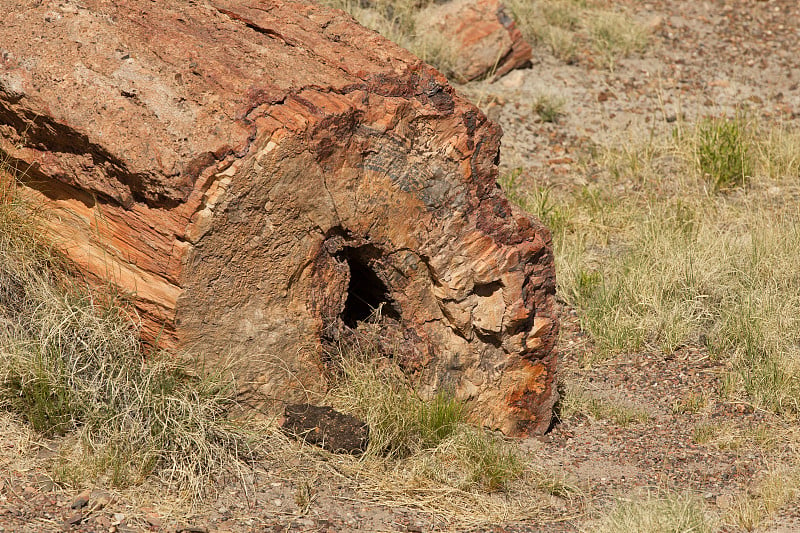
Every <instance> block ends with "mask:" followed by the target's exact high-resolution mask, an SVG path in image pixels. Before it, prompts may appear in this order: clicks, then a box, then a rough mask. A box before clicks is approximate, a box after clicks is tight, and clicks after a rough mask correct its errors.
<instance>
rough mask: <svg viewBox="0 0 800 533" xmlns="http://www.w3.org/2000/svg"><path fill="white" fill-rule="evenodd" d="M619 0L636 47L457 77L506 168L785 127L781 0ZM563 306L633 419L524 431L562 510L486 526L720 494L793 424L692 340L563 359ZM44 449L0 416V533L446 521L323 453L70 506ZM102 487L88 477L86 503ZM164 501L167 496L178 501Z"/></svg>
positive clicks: (598, 375)
mask: <svg viewBox="0 0 800 533" xmlns="http://www.w3.org/2000/svg"><path fill="white" fill-rule="evenodd" d="M625 4H627V7H628V8H629V9H630V10H631V11H632V13H634V14H635V17H636V18H637V19H638V20H640V21H641V22H642V23H644V24H646V25H648V26H650V27H651V28H652V30H653V31H652V36H651V44H650V46H649V48H648V50H647V52H645V53H644V54H643V55H642V56H641V57H632V58H628V59H622V60H620V61H619V62H617V64H616V65H615V67H614V69H613V70H609V69H608V68H605V67H602V66H599V61H598V60H597V58H594V57H592V56H591V54H590V53H589V52H585V53H581V54H578V60H577V62H576V63H575V64H570V65H568V64H565V63H563V62H561V61H559V60H557V59H556V58H554V57H553V56H552V55H551V54H549V53H548V52H547V50H545V49H544V47H541V46H540V47H538V48H537V49H536V52H535V53H536V59H535V61H534V65H533V66H532V68H531V69H528V70H522V71H516V72H514V73H512V74H510V75H509V76H506V77H505V78H503V79H501V80H500V81H498V82H496V83H488V82H483V83H475V84H472V85H470V86H467V87H464V88H463V90H464V91H465V92H466V93H467V94H469V95H470V96H471V97H473V98H474V99H475V100H476V101H478V102H479V103H480V104H481V105H482V106H483V107H484V109H485V110H486V112H487V113H488V114H489V115H490V116H491V117H493V118H495V119H496V120H498V121H499V122H500V124H501V125H502V127H503V129H504V132H505V136H504V140H503V153H502V166H503V170H504V171H505V172H508V171H510V170H511V169H514V168H518V167H519V168H522V169H523V170H524V172H523V173H522V177H523V179H524V180H532V181H535V182H536V183H538V184H545V185H549V186H554V187H558V186H559V185H560V184H563V183H567V182H570V183H572V182H575V181H581V180H591V179H592V177H591V174H590V173H589V174H587V173H586V172H585V171H584V170H583V168H584V167H582V166H581V164H580V161H581V159H582V158H583V157H584V155H583V154H585V153H586V151H587V150H590V149H591V147H592V146H596V145H601V144H608V143H609V142H619V143H624V142H626V141H629V140H630V139H631V138H635V137H636V136H647V135H661V134H664V133H665V132H669V131H670V129H671V128H672V127H673V124H674V122H675V121H676V120H678V119H685V120H686V121H688V122H691V121H693V120H694V119H695V118H697V117H699V116H707V115H713V116H718V115H724V114H728V115H730V114H732V113H735V111H736V110H737V109H741V108H742V107H743V106H748V108H749V109H750V111H749V112H751V113H754V114H757V116H758V117H759V118H760V119H761V120H763V121H781V122H784V123H786V124H788V125H790V126H792V127H795V128H796V127H797V126H798V116H800V90H798V83H800V60H799V59H798V56H797V51H798V50H800V6H798V3H797V2H796V1H794V0H768V1H756V0H727V1H723V0H706V1H702V2H699V1H694V0H672V1H670V0H653V1H649V2H634V1H628V2H625ZM543 94H544V95H549V96H554V97H558V98H561V99H563V104H564V108H563V115H562V116H561V117H560V118H559V120H558V121H557V122H543V121H542V120H541V119H540V118H539V117H538V115H537V113H536V112H535V110H534V109H533V106H532V102H534V101H535V100H536V99H537V98H538V97H540V96H541V95H543ZM521 186H522V187H524V186H525V183H522V184H521ZM563 321H564V327H563V330H564V332H563V336H562V340H561V355H562V377H563V381H564V382H565V383H568V384H571V386H573V387H576V388H577V389H578V390H579V391H583V392H585V393H586V394H587V395H588V396H591V397H593V398H600V399H607V400H608V402H609V404H614V405H621V406H623V407H627V408H629V410H630V412H631V413H639V414H641V413H643V414H641V419H640V421H637V420H634V421H632V422H628V423H626V424H621V423H618V420H616V419H615V418H614V416H609V419H606V420H599V421H598V420H596V419H592V418H587V417H586V416H584V415H582V414H580V413H578V414H572V415H570V414H569V413H563V414H562V416H561V420H560V422H559V423H558V424H556V425H555V426H554V428H553V430H552V431H551V432H550V433H549V434H548V435H546V436H545V437H542V438H538V439H530V440H528V441H526V442H523V443H522V445H523V446H524V447H525V448H527V449H528V450H530V451H531V452H532V456H533V457H536V458H537V459H536V460H537V461H540V466H541V467H542V468H544V469H547V470H550V471H553V472H556V473H558V474H559V475H563V476H564V477H565V478H566V479H567V480H568V481H569V483H571V484H573V485H575V487H577V488H578V489H579V492H578V493H577V494H574V495H571V496H570V495H569V494H566V493H564V494H561V493H559V492H558V491H554V492H555V493H556V495H554V496H552V498H551V499H552V501H551V502H549V505H550V510H551V518H552V517H555V518H558V517H559V516H560V517H562V518H564V520H562V521H560V522H557V523H552V522H541V523H535V522H524V523H517V524H505V525H501V524H498V526H497V527H496V528H494V530H495V531H554V530H567V531H579V530H591V529H592V520H593V519H594V518H595V517H596V516H598V515H599V514H602V512H603V510H604V509H607V508H608V506H609V505H610V504H611V502H612V501H614V499H615V498H617V497H619V496H620V495H631V494H636V493H641V492H646V491H648V490H650V491H656V492H657V491H660V490H691V491H694V492H696V493H697V494H700V495H701V496H702V498H704V499H705V501H706V502H707V503H708V504H709V505H710V506H712V508H716V509H720V510H724V509H725V508H726V507H728V506H730V505H732V502H733V501H734V496H735V495H736V494H738V493H741V492H742V491H746V489H747V487H748V486H749V484H750V482H751V481H752V480H753V478H754V477H757V476H760V475H763V474H764V472H766V471H768V470H769V469H770V467H771V466H772V465H774V464H776V462H779V461H780V460H790V459H791V457H792V455H791V454H793V453H794V452H795V450H793V449H791V447H788V446H786V445H784V444H782V442H783V441H782V440H781V439H780V438H775V435H780V433H781V432H783V431H790V430H791V428H786V427H784V426H783V425H782V422H781V421H780V420H779V419H777V418H775V417H773V416H772V415H769V414H768V413H764V412H761V411H756V410H753V409H752V408H751V407H750V406H748V405H746V404H742V403H735V402H722V401H717V400H714V399H713V398H714V397H716V395H715V394H714V393H713V392H714V391H717V390H719V389H720V387H721V386H722V384H721V378H720V376H721V374H722V372H723V371H724V370H725V368H724V366H723V364H722V363H720V362H718V361H714V360H712V359H711V358H710V357H709V356H708V354H707V353H705V352H704V351H703V349H702V348H701V347H698V346H684V347H682V348H680V349H678V350H676V351H675V353H671V354H666V355H665V354H659V353H636V354H629V355H627V356H623V357H619V358H617V359H615V360H613V361H610V362H608V363H605V364H602V365H599V366H595V367H593V368H589V369H586V368H581V367H580V366H579V365H578V364H577V361H578V360H579V356H580V354H581V353H582V351H585V350H587V349H590V345H589V344H588V343H589V340H588V339H587V337H586V336H585V335H584V334H583V333H582V332H581V331H580V328H579V326H578V319H577V317H576V315H575V313H574V312H573V311H571V310H569V309H564V311H563ZM704 392H709V394H708V395H707V397H706V396H704ZM699 396H703V397H705V398H706V401H707V402H708V405H707V407H706V408H704V409H702V410H699V409H694V408H693V407H692V405H691V403H692V402H693V401H695V400H696V399H697V397H699ZM637 416H638V415H637ZM706 426H707V427H712V426H714V427H722V426H724V427H726V428H727V431H726V435H727V436H728V437H726V438H729V441H727V442H720V440H719V437H717V436H714V435H710V436H709V438H708V440H707V441H706V442H705V443H704V444H698V441H703V440H704V439H702V438H699V435H698V431H702V430H703V427H706ZM771 436H772V437H771ZM715 439H716V440H715ZM48 448H49V446H48V443H43V442H37V439H36V438H35V436H32V435H30V434H29V433H27V432H26V430H25V429H24V427H23V426H21V425H20V424H19V423H18V422H15V421H14V420H11V419H10V418H8V417H6V416H5V415H0V533H11V532H39V531H61V530H68V531H82V532H90V531H91V532H100V531H120V532H122V531H217V532H224V531H232V532H240V531H241V532H243V531H430V530H438V529H443V530H447V529H452V528H453V526H452V524H451V523H449V522H448V520H446V519H445V518H443V517H441V516H437V515H436V514H431V513H424V512H419V511H417V510H414V508H412V507H410V506H406V507H404V506H402V505H400V506H388V505H385V504H384V503H380V502H379V501H378V500H377V499H376V498H374V497H373V496H372V495H370V494H366V493H364V492H361V491H359V489H358V486H357V483H355V484H354V483H353V482H352V481H346V480H345V476H344V475H343V474H342V473H341V472H338V471H337V470H336V468H335V467H333V466H332V467H331V468H329V469H327V470H326V471H322V472H313V471H309V470H307V469H304V468H303V465H298V464H296V463H293V461H294V459H292V458H291V457H288V458H285V460H284V459H281V460H275V461H272V462H270V463H268V464H262V465H259V466H258V468H257V469H256V473H255V474H254V476H253V478H252V479H251V481H252V485H251V487H250V488H248V489H247V490H245V489H244V488H242V487H241V486H240V485H237V484H231V485H229V486H225V487H222V488H220V489H219V492H218V496H217V497H216V499H214V500H213V501H207V502H204V503H203V504H202V505H200V506H199V507H197V508H195V509H193V510H191V509H190V510H186V508H185V507H181V506H179V505H178V504H177V503H175V502H172V501H171V499H170V498H171V497H169V496H165V495H164V494H163V493H160V492H159V488H158V487H156V486H149V487H144V488H140V489H137V490H135V491H124V492H120V493H110V492H109V493H105V494H106V495H107V496H109V497H110V498H109V501H108V502H107V503H106V504H105V505H104V506H103V507H102V509H97V510H95V511H94V512H86V511H85V510H83V511H80V512H79V511H76V510H73V509H71V508H70V506H71V504H72V503H73V501H74V499H75V497H76V495H77V492H78V491H77V490H67V489H63V488H60V487H58V486H57V485H56V484H55V483H53V482H52V480H51V479H50V477H49V476H48V475H47V474H46V470H45V469H44V465H45V464H46V462H47V461H48V460H50V459H52V457H51V455H52V454H51V453H50V452H48ZM306 496H307V501H305V500H304V498H305V497H306ZM102 497H103V493H97V494H95V495H94V496H93V497H92V500H91V501H94V502H96V501H98V500H101V501H102ZM797 503H798V502H794V505H790V506H788V507H786V508H784V509H783V510H782V511H781V512H780V513H779V514H778V515H777V517H776V518H775V520H774V521H773V522H772V523H771V524H770V525H768V526H767V527H766V530H770V531H800V508H798V506H797ZM89 506H91V503H90V504H89ZM179 508H180V509H183V511H181V512H179V513H177V514H176V509H179ZM187 527H188V529H186V528H187ZM463 527H466V526H462V527H461V528H463ZM181 528H184V529H181ZM192 528H194V529H192ZM475 530H480V531H483V530H486V527H485V526H481V527H477V528H476V529H475Z"/></svg>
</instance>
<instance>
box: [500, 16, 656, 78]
mask: <svg viewBox="0 0 800 533" xmlns="http://www.w3.org/2000/svg"><path fill="white" fill-rule="evenodd" d="M506 5H507V6H508V8H509V9H510V10H511V12H512V13H513V14H514V18H515V19H516V22H517V25H518V27H519V28H520V31H521V32H522V34H523V36H524V37H525V38H526V39H527V40H529V41H530V42H537V43H541V44H543V45H544V46H546V47H548V48H549V49H550V51H551V52H552V53H553V55H554V56H556V57H557V58H558V59H560V60H562V61H564V62H566V63H572V62H574V61H576V60H577V59H578V57H579V55H580V54H582V53H584V51H589V50H591V51H592V52H594V53H595V54H596V55H597V56H599V57H600V59H601V61H602V63H603V64H604V65H605V66H607V67H608V68H612V69H613V67H614V64H615V63H616V61H617V60H618V59H619V58H620V57H627V56H628V55H630V54H632V53H634V52H641V51H643V50H644V49H645V48H646V46H647V42H648V31H647V29H646V28H645V27H644V26H643V25H641V24H639V23H638V22H636V21H635V20H633V19H632V18H631V17H630V16H628V15H627V14H626V13H623V12H616V11H610V10H608V9H605V8H604V6H603V5H601V4H600V3H599V2H594V1H590V0H508V1H507V2H506Z"/></svg>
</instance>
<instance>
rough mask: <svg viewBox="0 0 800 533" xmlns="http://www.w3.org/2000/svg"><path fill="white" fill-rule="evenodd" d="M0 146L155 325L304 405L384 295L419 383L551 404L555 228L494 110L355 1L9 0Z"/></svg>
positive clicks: (158, 334) (66, 229)
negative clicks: (520, 192) (526, 198)
mask: <svg viewBox="0 0 800 533" xmlns="http://www.w3.org/2000/svg"><path fill="white" fill-rule="evenodd" d="M0 17H1V18H2V20H3V23H2V25H0V143H2V144H1V145H0V149H2V151H3V152H5V154H6V157H7V158H8V160H9V161H10V162H11V164H13V165H14V166H16V168H17V169H18V170H19V171H24V183H25V185H26V191H27V194H29V195H31V196H33V197H35V198H37V199H38V200H41V201H43V202H46V204H47V205H48V206H49V207H50V217H49V222H48V230H47V232H48V234H47V237H48V238H50V239H51V240H52V241H53V242H55V243H56V244H57V245H58V246H60V247H61V248H62V249H63V250H64V252H65V253H66V254H67V255H68V256H69V257H70V258H72V260H74V262H75V263H76V264H77V265H78V266H79V267H80V268H81V269H83V270H84V271H85V272H86V273H88V274H89V275H91V276H93V277H95V278H97V279H101V280H110V281H112V282H113V283H115V284H116V285H117V286H119V287H120V288H121V289H122V290H125V291H128V292H129V293H130V294H131V295H132V296H133V298H134V299H135V302H136V305H137V307H138V309H139V311H140V313H141V317H142V328H143V332H144V334H145V335H146V336H148V337H149V338H150V339H151V340H155V341H157V342H158V343H160V344H161V345H163V346H165V347H168V348H171V349H180V350H188V351H190V352H192V353H196V354H198V355H200V356H212V357H228V356H230V357H234V358H238V359H240V360H242V361H243V369H242V382H243V383H244V384H246V385H248V386H249V387H250V388H251V389H252V390H254V391H257V392H259V393H263V394H264V395H266V396H268V397H272V398H277V399H281V400H284V401H287V402H292V401H305V399H306V398H307V393H308V391H322V390H324V389H325V386H326V383H325V378H324V372H322V371H321V366H322V364H323V363H322V359H323V353H324V350H323V348H322V346H323V344H324V341H325V339H335V338H337V335H339V334H340V333H341V332H342V331H346V330H347V328H348V327H357V325H358V323H359V321H362V320H364V319H365V318H366V317H367V316H368V315H369V314H370V313H371V312H372V310H373V309H375V308H381V309H382V314H383V315H384V316H385V317H386V319H387V324H388V326H387V327H390V326H391V325H393V327H391V328H390V329H392V331H393V333H392V335H394V337H395V338H396V339H399V340H402V343H403V346H404V349H403V350H402V351H401V352H402V353H401V354H399V355H398V356H397V358H398V363H399V364H400V365H401V366H402V367H403V369H404V371H405V372H407V373H408V374H409V375H410V376H413V378H414V380H415V381H416V382H417V383H419V386H420V390H421V393H422V394H433V393H434V392H435V391H436V390H441V389H449V390H452V391H454V392H455V394H456V395H457V396H458V397H459V398H462V399H464V400H466V401H468V402H469V405H470V407H471V409H472V412H473V413H474V416H475V418H476V420H479V421H481V422H482V423H483V424H485V425H487V426H491V427H496V428H500V429H502V430H503V431H505V432H507V433H510V434H522V433H526V432H541V431H543V430H544V429H545V428H546V427H547V425H548V423H549V421H550V417H551V408H552V405H553V403H554V400H555V397H556V392H555V386H554V371H555V354H554V342H555V336H556V330H557V325H556V319H555V315H554V311H553V296H554V290H555V288H554V274H553V263H552V254H551V249H550V235H549V233H548V231H547V230H546V229H545V228H544V227H542V225H541V224H540V223H539V222H538V221H536V220H533V219H531V218H529V217H527V216H525V215H523V214H521V213H519V212H517V211H515V210H514V209H513V208H512V207H510V206H509V203H508V202H507V201H506V200H505V198H504V197H503V194H502V192H501V190H500V189H499V188H498V186H497V184H496V181H495V180H496V174H497V157H498V149H499V142H500V135H501V132H500V129H499V128H498V127H497V126H496V125H495V124H493V123H491V122H489V121H487V119H486V118H485V116H484V115H483V114H482V113H481V112H480V111H479V110H478V109H476V108H475V107H474V106H472V105H471V104H469V103H468V102H466V101H465V100H464V99H462V98H460V97H459V96H458V95H457V94H455V92H454V91H453V89H452V88H451V87H450V86H448V84H447V81H446V80H445V79H444V78H443V77H442V76H441V75H440V74H438V73H437V72H436V71H435V70H434V69H432V68H430V67H428V66H427V65H425V64H422V63H421V62H420V61H419V60H418V59H416V58H415V57H413V56H412V55H410V54H409V53H407V52H405V51H403V50H401V49H399V48H398V47H396V46H394V45H393V44H391V43H390V42H388V41H386V40H384V39H383V38H381V37H380V36H378V35H377V34H375V33H373V32H370V31H368V30H366V29H364V28H361V27H360V26H358V25H357V24H356V23H355V22H354V21H353V20H352V19H351V18H350V17H349V16H347V15H345V14H344V13H342V12H340V11H332V10H327V9H323V8H320V7H317V6H312V5H306V4H302V3H294V2H291V1H288V0H261V1H259V0H250V1H247V2H245V1H237V0H207V1H206V2H184V1H178V0H175V1H167V0H165V1H161V2H152V1H150V0H128V1H126V2H108V1H106V0H81V1H80V2H77V1H75V2H71V1H69V0H59V1H58V2H56V1H55V0H44V1H39V2H28V1H27V0H6V1H4V2H2V4H1V5H0Z"/></svg>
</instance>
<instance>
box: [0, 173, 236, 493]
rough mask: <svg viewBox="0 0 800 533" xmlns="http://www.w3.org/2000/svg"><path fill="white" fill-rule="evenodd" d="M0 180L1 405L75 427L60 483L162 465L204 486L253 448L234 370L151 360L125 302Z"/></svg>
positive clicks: (50, 427) (46, 429)
mask: <svg viewBox="0 0 800 533" xmlns="http://www.w3.org/2000/svg"><path fill="white" fill-rule="evenodd" d="M0 183H1V184H2V191H3V195H2V202H0V287H3V290H2V292H0V408H2V409H5V410H8V411H11V412H13V413H17V414H18V415H19V416H20V417H22V418H23V419H24V420H26V421H27V422H28V423H29V424H30V425H31V426H32V427H33V428H34V429H35V430H36V431H37V432H39V433H40V434H42V435H45V436H55V435H64V434H70V435H72V437H73V438H72V443H73V444H74V446H72V447H71V448H69V449H67V448H64V449H62V453H61V454H60V458H59V460H57V463H56V465H55V467H56V470H57V474H58V475H59V476H60V479H61V480H62V481H65V482H70V481H74V482H80V481H85V480H86V479H88V478H91V477H93V476H97V477H99V476H104V475H107V476H109V478H110V480H111V482H112V483H113V484H114V485H116V486H127V485H131V484H135V483H139V482H141V481H143V480H144V479H145V478H146V477H147V476H149V475H150V474H151V473H157V474H159V475H160V476H161V477H162V478H163V479H165V480H167V481H169V482H172V483H174V484H175V485H176V486H178V487H180V488H182V489H184V490H185V491H187V492H188V493H190V494H192V495H199V494H201V493H202V492H203V491H204V490H205V489H206V488H207V487H208V482H209V481H210V480H211V479H212V478H213V477H214V476H216V475H217V474H219V473H221V472H224V471H228V470H229V469H230V467H231V465H236V464H239V461H240V460H241V459H244V458H246V457H247V456H248V455H249V454H250V452H251V450H250V447H249V442H250V441H249V437H248V433H247V432H245V431H244V430H243V429H241V427H239V426H237V425H235V424H234V423H232V422H230V421H229V420H228V418H227V414H228V413H229V412H230V411H231V409H232V408H233V407H234V406H235V400H234V398H235V392H236V391H235V383H234V382H233V380H232V378H231V377H230V376H228V375H225V374H224V373H222V372H207V371H206V370H205V369H203V368H202V367H200V366H198V365H191V364H188V363H181V362H178V361H177V360H176V358H174V357H170V356H168V355H167V354H162V353H156V354H152V355H150V356H148V357H147V358H145V354H144V353H143V352H142V349H141V343H140V341H139V339H138V338H137V334H136V329H135V327H134V325H133V323H132V322H131V319H130V315H129V314H128V313H127V312H126V311H125V307H124V306H121V305H120V304H121V301H120V300H119V299H117V298H114V297H112V296H109V295H108V294H101V293H98V292H92V291H89V290H88V289H86V288H85V287H83V286H81V285H80V284H79V283H78V282H76V281H74V280H73V279H72V278H70V277H69V276H68V275H67V274H66V273H65V272H64V268H65V264H64V262H63V261H61V260H60V259H59V257H58V256H57V254H55V253H54V252H52V251H51V250H49V249H47V248H46V247H44V246H43V245H42V244H41V243H39V242H38V240H37V239H36V234H37V233H36V230H37V224H38V222H37V219H36V217H35V216H33V215H32V210H31V209H30V207H29V206H25V205H24V204H23V202H22V201H20V200H19V199H18V198H17V195H16V194H15V193H14V188H15V184H14V181H13V178H12V177H10V176H9V175H8V174H2V175H0ZM62 442H64V443H67V442H70V439H66V440H63V441H62Z"/></svg>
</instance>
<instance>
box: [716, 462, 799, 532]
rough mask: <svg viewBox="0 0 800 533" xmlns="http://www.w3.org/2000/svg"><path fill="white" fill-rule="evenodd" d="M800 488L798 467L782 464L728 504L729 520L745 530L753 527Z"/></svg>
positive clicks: (776, 509)
mask: <svg viewBox="0 0 800 533" xmlns="http://www.w3.org/2000/svg"><path fill="white" fill-rule="evenodd" d="M799 490H800V472H798V470H797V468H796V467H780V468H777V469H774V470H771V471H769V472H767V473H766V474H765V475H764V476H763V477H762V478H761V479H760V480H758V481H757V482H756V483H755V484H754V487H752V488H751V489H750V490H749V491H747V492H745V493H741V494H738V495H737V496H736V497H735V498H734V499H733V502H732V505H731V506H730V507H729V508H728V510H727V513H726V515H725V517H724V518H725V521H726V522H728V523H730V524H733V525H735V526H736V527H738V528H741V529H744V530H745V531H753V530H755V529H756V528H758V527H759V526H760V525H761V524H763V523H764V522H765V521H766V520H767V519H768V518H769V517H770V516H772V515H773V514H774V513H775V512H776V511H778V510H780V509H781V508H782V507H783V506H784V505H786V504H787V503H789V502H791V501H792V500H793V499H794V498H795V497H796V496H797V494H798V491H799Z"/></svg>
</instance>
